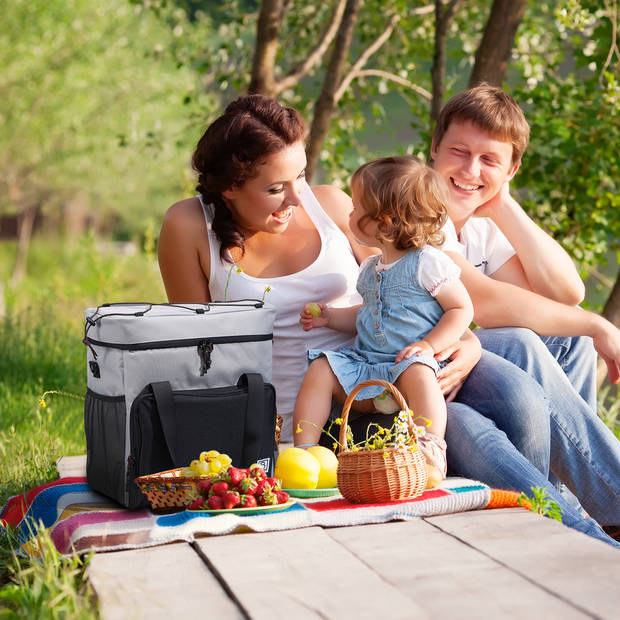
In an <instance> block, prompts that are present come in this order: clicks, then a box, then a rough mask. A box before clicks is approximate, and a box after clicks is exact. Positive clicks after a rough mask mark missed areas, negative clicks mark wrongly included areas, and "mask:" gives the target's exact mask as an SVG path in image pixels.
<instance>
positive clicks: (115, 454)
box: [84, 389, 126, 504]
mask: <svg viewBox="0 0 620 620" xmlns="http://www.w3.org/2000/svg"><path fill="white" fill-rule="evenodd" d="M125 420H126V404H125V397H124V396H103V395H101V394H97V393H96V392H93V391H92V390H90V389H87V390H86V397H85V400H84V430H85V432H86V478H87V480H88V484H89V485H90V486H91V487H92V488H93V489H95V491H99V492H100V493H103V494H104V495H107V496H108V497H111V498H113V499H115V500H116V501H117V502H119V503H121V504H124V503H125V435H126V433H125Z"/></svg>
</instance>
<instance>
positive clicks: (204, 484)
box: [198, 478, 213, 497]
mask: <svg viewBox="0 0 620 620" xmlns="http://www.w3.org/2000/svg"><path fill="white" fill-rule="evenodd" d="M212 483H213V480H212V479H211V478H203V479H202V480H201V481H200V482H199V483H198V492H199V493H201V494H202V495H204V496H205V497H206V496H207V495H208V494H209V489H210V488H211V484H212Z"/></svg>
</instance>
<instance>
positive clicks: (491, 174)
mask: <svg viewBox="0 0 620 620" xmlns="http://www.w3.org/2000/svg"><path fill="white" fill-rule="evenodd" d="M431 154H432V156H433V160H434V164H433V167H434V168H435V170H436V171H437V172H439V174H440V175H441V176H442V177H443V179H444V181H445V182H446V184H447V185H448V189H449V190H450V204H449V205H448V215H449V216H450V218H451V219H452V220H453V221H454V222H455V223H457V222H459V223H461V224H462V223H464V222H465V221H466V220H467V219H469V217H471V216H472V215H473V214H474V212H475V211H476V209H477V208H478V207H480V206H482V205H484V204H485V203H487V202H488V201H489V200H490V199H491V198H493V197H494V196H496V195H497V194H498V192H499V191H500V189H501V187H502V185H503V184H504V183H505V182H507V181H510V179H512V177H513V176H514V174H515V173H516V171H517V170H518V168H519V163H517V164H514V165H513V164H512V144H511V143H510V142H504V141H502V140H498V139H496V138H494V137H492V136H491V135H490V134H488V133H487V132H485V131H484V130H482V129H480V128H478V127H476V126H475V125H474V124H473V123H472V122H471V121H464V122H463V121H453V122H452V123H451V124H450V126H449V127H448V130H447V131H446V133H445V134H444V136H443V138H442V140H441V142H440V143H439V145H435V144H433V146H432V148H431Z"/></svg>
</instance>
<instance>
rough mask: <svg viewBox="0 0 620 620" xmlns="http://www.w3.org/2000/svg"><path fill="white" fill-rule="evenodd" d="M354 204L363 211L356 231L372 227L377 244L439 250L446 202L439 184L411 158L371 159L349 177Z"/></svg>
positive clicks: (430, 171) (437, 178)
mask: <svg viewBox="0 0 620 620" xmlns="http://www.w3.org/2000/svg"><path fill="white" fill-rule="evenodd" d="M351 190H352V191H353V192H354V193H355V200H356V202H358V203H359V204H360V206H361V207H362V208H363V210H364V211H365V213H366V215H364V216H363V217H362V218H360V220H359V222H358V226H359V227H360V229H362V230H363V227H364V225H365V224H366V223H367V222H368V221H369V220H374V221H375V222H377V224H378V226H377V235H376V236H377V240H378V241H380V242H381V243H386V242H387V243H393V244H394V247H395V248H396V249H398V250H408V249H419V248H421V247H422V246H424V245H432V246H435V247H440V246H441V245H442V244H443V242H444V234H443V232H442V231H441V228H442V226H443V225H444V224H445V222H446V220H447V218H448V212H447V209H446V206H447V204H448V200H449V194H448V188H447V187H446V184H445V182H444V180H443V179H442V178H441V177H440V176H439V174H438V173H437V172H435V171H434V170H433V169H432V168H430V167H429V166H427V165H426V164H425V163H424V162H423V161H422V160H420V159H418V158H417V157H414V156H413V155H396V156H393V157H381V158H379V159H373V160H372V161H369V162H367V163H365V164H363V165H362V166H360V167H359V168H358V169H357V170H356V171H355V172H354V173H353V175H352V176H351Z"/></svg>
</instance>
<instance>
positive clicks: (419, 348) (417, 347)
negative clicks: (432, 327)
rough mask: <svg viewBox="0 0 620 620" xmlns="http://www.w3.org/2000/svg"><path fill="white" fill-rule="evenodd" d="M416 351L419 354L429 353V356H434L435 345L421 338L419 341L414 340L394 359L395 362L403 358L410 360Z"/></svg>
mask: <svg viewBox="0 0 620 620" xmlns="http://www.w3.org/2000/svg"><path fill="white" fill-rule="evenodd" d="M414 353H418V354H419V355H428V356H429V357H433V356H434V355H435V351H434V350H433V347H431V345H430V344H429V343H428V342H426V340H420V341H418V342H412V343H411V344H410V345H407V346H406V347H405V348H404V349H403V350H402V351H401V352H400V353H399V354H398V355H397V356H396V359H395V360H394V363H395V364H398V363H399V362H402V361H403V360H408V359H409V358H410V357H411V356H412V355H413V354H414Z"/></svg>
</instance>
